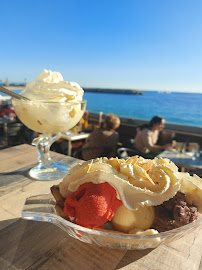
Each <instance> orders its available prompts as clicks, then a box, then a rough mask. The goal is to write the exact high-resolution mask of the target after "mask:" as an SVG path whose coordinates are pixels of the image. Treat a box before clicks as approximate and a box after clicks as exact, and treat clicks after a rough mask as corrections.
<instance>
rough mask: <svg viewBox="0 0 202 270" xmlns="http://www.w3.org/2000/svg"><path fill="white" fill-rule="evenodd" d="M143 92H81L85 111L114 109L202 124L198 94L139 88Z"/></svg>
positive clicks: (131, 115) (201, 97) (120, 113)
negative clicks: (84, 101) (138, 93)
mask: <svg viewBox="0 0 202 270" xmlns="http://www.w3.org/2000/svg"><path fill="white" fill-rule="evenodd" d="M141 92H143V95H128V94H107V93H89V92H86V93H85V94H84V98H85V99H86V100H87V110H88V111H89V112H97V113H98V112H100V111H101V112H103V113H104V114H106V113H114V114H116V115H118V116H120V117H127V118H134V119H141V120H150V119H151V118H152V117H153V116H155V115H161V116H163V117H164V118H165V120H166V122H167V123H172V124H180V125H185V126H195V127H202V94H201V93H182V92H160V91H141Z"/></svg>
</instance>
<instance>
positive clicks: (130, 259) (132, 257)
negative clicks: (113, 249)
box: [115, 248, 154, 270]
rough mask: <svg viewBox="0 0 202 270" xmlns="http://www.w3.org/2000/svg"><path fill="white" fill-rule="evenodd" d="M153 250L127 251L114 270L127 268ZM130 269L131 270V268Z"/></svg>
mask: <svg viewBox="0 0 202 270" xmlns="http://www.w3.org/2000/svg"><path fill="white" fill-rule="evenodd" d="M153 250H154V249H151V248H150V249H144V250H128V251H127V253H126V255H125V256H124V257H123V259H122V260H121V262H120V263H119V264H118V265H117V267H116V268H115V269H116V270H118V269H122V268H123V267H124V266H129V265H130V264H131V263H134V262H137V261H139V260H141V259H142V258H143V257H144V256H146V255H148V254H149V253H150V252H152V251H153ZM131 269H132V268H131ZM140 269H141V268H140Z"/></svg>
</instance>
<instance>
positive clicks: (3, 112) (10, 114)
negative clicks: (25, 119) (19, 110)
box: [0, 103, 16, 119]
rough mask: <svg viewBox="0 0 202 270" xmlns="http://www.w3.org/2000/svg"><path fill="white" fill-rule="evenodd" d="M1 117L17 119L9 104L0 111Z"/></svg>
mask: <svg viewBox="0 0 202 270" xmlns="http://www.w3.org/2000/svg"><path fill="white" fill-rule="evenodd" d="M0 117H10V118H12V119H14V118H15V117H16V113H15V111H14V109H13V106H12V104H11V103H7V104H5V105H3V106H2V108H1V111H0Z"/></svg>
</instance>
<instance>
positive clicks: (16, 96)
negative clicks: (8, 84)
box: [0, 86, 30, 100]
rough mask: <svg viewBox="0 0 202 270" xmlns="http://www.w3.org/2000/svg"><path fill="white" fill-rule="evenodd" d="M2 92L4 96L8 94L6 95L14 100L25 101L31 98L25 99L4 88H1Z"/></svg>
mask: <svg viewBox="0 0 202 270" xmlns="http://www.w3.org/2000/svg"><path fill="white" fill-rule="evenodd" d="M0 92H2V93H4V94H6V95H9V96H11V97H13V98H17V99H24V100H30V99H29V98H27V97H24V96H22V95H20V94H17V93H15V92H12V91H10V90H8V89H6V88H5V87H3V86H0Z"/></svg>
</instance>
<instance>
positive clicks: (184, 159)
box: [158, 149, 202, 170]
mask: <svg viewBox="0 0 202 270" xmlns="http://www.w3.org/2000/svg"><path fill="white" fill-rule="evenodd" d="M158 157H162V158H169V159H170V160H171V161H173V162H174V163H175V164H176V165H177V166H179V167H181V168H182V169H185V168H187V169H191V170H193V169H202V158H201V157H200V156H196V157H195V156H194V155H193V153H186V152H185V153H179V152H178V151H177V150H175V149H171V150H165V151H163V152H162V153H161V154H160V155H158Z"/></svg>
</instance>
